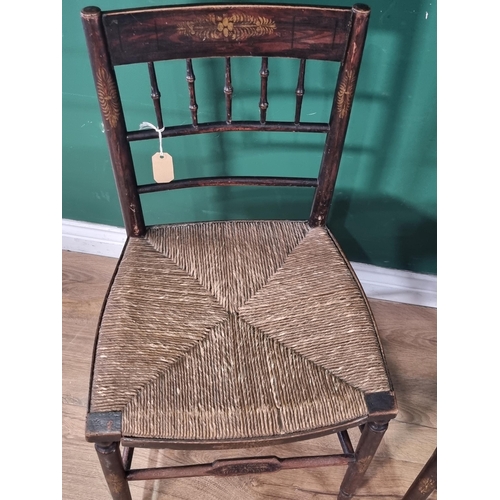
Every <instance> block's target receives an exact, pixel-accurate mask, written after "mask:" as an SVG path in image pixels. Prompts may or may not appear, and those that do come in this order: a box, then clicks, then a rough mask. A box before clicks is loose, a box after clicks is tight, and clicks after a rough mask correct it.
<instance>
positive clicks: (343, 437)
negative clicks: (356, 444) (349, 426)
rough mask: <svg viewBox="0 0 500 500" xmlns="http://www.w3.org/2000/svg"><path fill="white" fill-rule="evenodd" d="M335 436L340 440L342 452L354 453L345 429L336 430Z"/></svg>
mask: <svg viewBox="0 0 500 500" xmlns="http://www.w3.org/2000/svg"><path fill="white" fill-rule="evenodd" d="M337 436H338V438H339V441H340V446H342V451H343V452H344V453H354V448H353V447H352V443H351V438H350V437H349V433H348V432H347V431H340V432H337Z"/></svg>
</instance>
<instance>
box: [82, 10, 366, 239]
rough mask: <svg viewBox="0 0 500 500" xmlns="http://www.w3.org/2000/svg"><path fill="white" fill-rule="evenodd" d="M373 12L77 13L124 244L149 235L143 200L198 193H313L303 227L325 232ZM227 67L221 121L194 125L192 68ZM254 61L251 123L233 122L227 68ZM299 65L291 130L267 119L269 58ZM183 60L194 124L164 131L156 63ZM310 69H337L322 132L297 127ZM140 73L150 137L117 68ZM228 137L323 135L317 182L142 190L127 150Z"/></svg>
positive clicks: (212, 181) (225, 180)
mask: <svg viewBox="0 0 500 500" xmlns="http://www.w3.org/2000/svg"><path fill="white" fill-rule="evenodd" d="M369 14H370V9H369V8H368V7H367V6H365V5H361V4H356V5H354V6H353V7H352V8H344V7H310V6H285V5H254V4H245V5H237V4H230V5H221V4H219V5H194V6H191V5H189V6H188V5H186V6H169V7H151V8H150V7H144V8H138V9H128V10H115V11H106V12H103V11H101V10H100V9H99V8H97V7H87V8H85V9H83V10H82V13H81V17H82V21H83V26H84V30H85V35H86V40H87V46H88V51H89V55H90V61H91V66H92V72H93V75H94V80H95V85H96V90H97V97H98V101H99V105H100V109H101V114H102V119H103V124H104V130H105V134H106V138H107V143H108V148H109V152H110V156H111V163H112V167H113V171H114V176H115V181H116V185H117V189H118V194H119V199H120V204H121V209H122V214H123V218H124V222H125V227H126V230H127V234H128V235H129V236H141V235H143V234H144V233H145V231H146V226H145V222H144V216H143V211H142V206H141V199H140V198H141V195H145V194H147V193H152V192H157V191H165V190H171V189H180V188H188V187H196V186H234V185H255V186H303V187H312V188H315V194H314V198H313V203H312V208H311V212H310V217H309V224H310V225H311V226H318V225H324V224H325V223H326V219H327V217H328V211H329V208H330V205H331V201H332V196H333V190H334V186H335V181H336V178H337V174H338V169H339V165H340V159H341V154H342V149H343V146H344V140H345V136H346V131H347V125H348V121H349V116H350V112H351V106H352V102H353V96H354V91H355V87H356V81H357V77H358V71H359V66H360V63H361V56H362V52H363V45H364V41H365V37H366V31H367V26H368V18H369ZM207 57H210V58H213V57H218V58H224V61H225V75H224V81H225V84H224V87H223V89H221V97H222V94H223V95H224V101H225V117H226V119H225V120H224V121H213V122H202V121H200V120H199V118H198V103H197V100H196V87H195V71H194V69H195V65H196V64H195V63H196V59H198V58H207ZM234 57H258V58H261V64H260V100H259V106H258V109H256V118H255V120H250V121H237V120H233V114H232V103H233V87H232V78H231V58H234ZM273 57H281V58H293V59H297V60H298V75H297V87H296V92H295V94H296V95H295V110H294V112H292V113H291V116H294V120H290V121H279V122H278V121H269V120H268V119H267V109H268V106H269V103H268V95H267V89H268V79H269V58H273ZM174 59H185V60H186V80H187V90H188V92H189V99H190V104H189V109H190V115H191V123H189V124H179V125H171V126H164V120H163V115H162V108H161V102H160V99H161V93H160V89H159V85H158V81H157V77H156V70H155V63H156V62H158V61H168V60H174ZM308 59H313V60H314V59H315V60H323V61H337V62H340V65H339V71H338V77H337V82H336V87H335V91H334V93H333V94H332V95H333V99H332V107H331V113H330V119H329V121H328V122H327V123H326V122H325V123H312V122H304V121H302V120H301V110H302V100H303V97H304V93H305V89H304V78H305V72H306V62H307V60H308ZM125 64H144V65H145V66H147V71H148V74H149V78H150V84H151V97H152V104H153V106H154V110H155V115H156V120H157V124H156V125H155V126H156V128H157V129H158V130H159V131H160V132H157V131H156V130H154V129H138V130H128V129H127V127H126V121H125V116H124V111H123V105H122V102H121V98H120V91H119V86H118V81H117V77H116V73H115V67H116V66H119V65H125ZM332 87H333V85H332ZM230 131H253V132H295V133H296V132H306V133H323V134H325V135H326V139H325V146H324V151H323V156H322V160H321V164H320V166H319V174H318V176H317V177H314V178H297V177H257V176H248V177H242V176H240V177H235V176H227V177H203V178H191V179H179V180H173V181H172V182H160V183H156V184H142V185H139V184H138V183H137V179H136V173H135V168H134V160H133V156H132V152H131V147H130V143H131V142H132V141H144V140H151V139H156V140H158V134H159V133H161V135H162V137H176V136H184V135H192V134H204V133H221V132H230Z"/></svg>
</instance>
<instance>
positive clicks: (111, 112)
mask: <svg viewBox="0 0 500 500" xmlns="http://www.w3.org/2000/svg"><path fill="white" fill-rule="evenodd" d="M96 78H97V97H98V99H99V103H100V104H101V109H102V113H103V115H104V118H106V120H107V121H108V122H109V124H110V125H111V126H112V127H116V124H117V123H118V111H119V110H118V104H117V101H118V92H117V90H116V86H115V83H114V82H113V79H112V78H111V75H110V74H109V73H108V72H107V71H106V70H105V69H104V68H99V69H98V70H97V71H96Z"/></svg>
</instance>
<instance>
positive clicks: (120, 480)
mask: <svg viewBox="0 0 500 500" xmlns="http://www.w3.org/2000/svg"><path fill="white" fill-rule="evenodd" d="M95 449H96V451H97V456H98V457H99V462H100V463H101V467H102V471H103V473H104V477H105V478H106V482H107V483H108V487H109V491H110V492H111V496H112V498H113V500H132V496H131V494H130V489H129V486H128V482H127V478H126V475H125V469H124V467H123V462H122V457H121V453H120V443H96V445H95Z"/></svg>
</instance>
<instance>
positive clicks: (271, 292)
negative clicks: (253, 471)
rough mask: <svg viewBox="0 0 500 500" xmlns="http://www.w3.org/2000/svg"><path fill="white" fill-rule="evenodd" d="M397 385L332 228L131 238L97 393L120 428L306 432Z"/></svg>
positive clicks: (155, 230) (358, 414)
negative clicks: (119, 419) (390, 377)
mask: <svg viewBox="0 0 500 500" xmlns="http://www.w3.org/2000/svg"><path fill="white" fill-rule="evenodd" d="M319 264H321V265H319ZM390 390H391V387H390V383H389V380H388V376H387V373H386V370H385V367H384V362H383V355H382V352H381V348H380V344H379V340H378V335H377V332H376V328H375V326H374V323H373V320H372V317H371V314H370V311H369V309H368V307H367V304H366V299H365V297H364V295H363V293H362V292H361V290H360V287H359V285H358V282H357V280H356V278H355V277H354V276H353V274H352V271H351V269H350V266H349V265H348V264H347V262H346V259H345V257H344V256H343V254H342V252H341V251H340V250H339V248H338V246H337V244H336V242H335V240H334V239H333V237H332V236H331V234H330V233H329V231H328V229H326V228H325V227H316V228H311V227H310V226H309V225H308V224H307V223H305V222H295V221H294V222H290V221H258V222H252V221H250V222H249V221H231V222H202V223H192V224H175V225H165V226H154V227H150V228H149V229H148V230H147V233H146V235H145V237H143V238H130V239H129V240H128V242H127V245H126V248H125V250H124V252H123V255H122V258H121V261H120V263H119V266H118V269H117V272H116V275H115V278H114V281H113V283H112V285H111V287H110V291H109V295H108V298H107V302H106V305H105V308H104V310H103V314H102V318H101V322H100V326H99V335H98V341H97V346H96V352H95V361H94V371H93V380H92V387H91V401H90V411H91V412H92V413H99V412H121V413H122V433H123V436H127V437H131V438H146V439H161V440H174V441H193V442H194V441H200V440H208V441H211V440H218V441H219V440H226V439H227V440H245V439H261V438H262V439H266V438H272V437H273V436H284V435H287V434H290V435H291V434H295V435H296V434H297V433H302V432H304V433H310V432H311V431H314V430H318V429H324V428H332V427H338V426H339V425H341V424H343V423H348V422H353V421H356V420H358V419H362V418H364V417H366V416H367V415H368V413H369V410H368V408H367V402H366V401H367V397H369V395H370V394H373V393H380V392H385V391H390Z"/></svg>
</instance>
